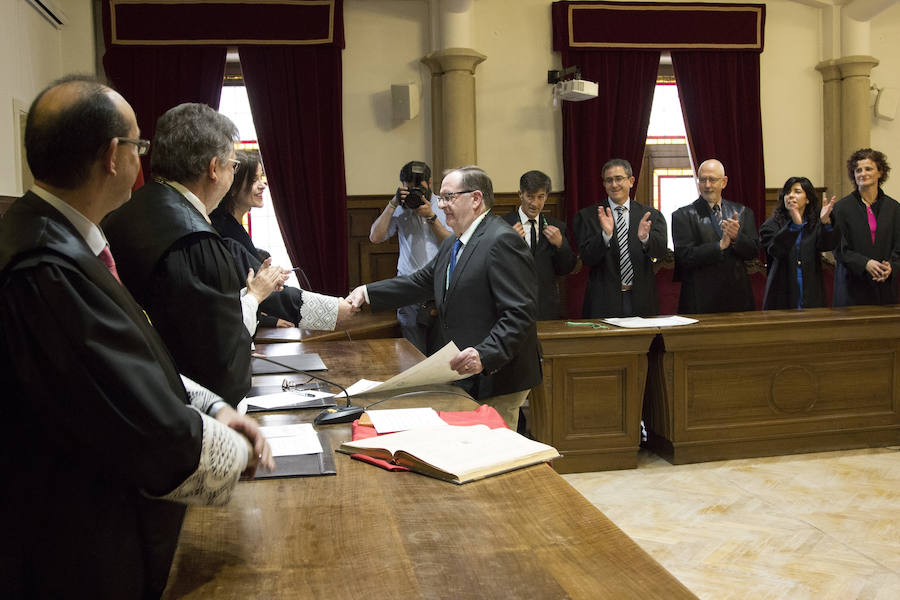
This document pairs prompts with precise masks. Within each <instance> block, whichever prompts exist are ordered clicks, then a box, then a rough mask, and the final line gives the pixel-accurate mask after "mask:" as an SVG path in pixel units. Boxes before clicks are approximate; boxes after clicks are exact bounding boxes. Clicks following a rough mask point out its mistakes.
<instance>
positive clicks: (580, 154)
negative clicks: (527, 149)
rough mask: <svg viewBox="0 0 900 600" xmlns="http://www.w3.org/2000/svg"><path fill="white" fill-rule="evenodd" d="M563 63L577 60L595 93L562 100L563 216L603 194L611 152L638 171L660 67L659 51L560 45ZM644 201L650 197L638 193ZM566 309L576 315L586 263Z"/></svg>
mask: <svg viewBox="0 0 900 600" xmlns="http://www.w3.org/2000/svg"><path fill="white" fill-rule="evenodd" d="M562 54H563V67H569V66H571V65H576V66H578V67H580V68H581V74H582V77H583V78H584V79H587V80H589V81H596V82H598V83H599V88H600V95H599V96H598V97H597V98H595V99H592V100H585V101H583V102H563V106H562V114H563V166H564V170H565V185H566V216H567V217H568V219H569V223H570V225H571V221H572V218H573V217H574V216H575V213H577V212H578V211H579V210H580V209H582V208H584V207H585V206H589V205H591V204H594V203H596V202H600V201H601V200H603V199H604V198H605V194H606V192H605V190H604V188H603V183H602V181H601V178H602V173H600V169H601V167H602V166H603V164H604V163H605V162H606V161H608V160H609V159H611V158H624V159H626V160H627V161H628V162H630V163H631V166H632V169H633V171H634V177H635V179H637V178H638V177H639V176H640V170H641V162H642V161H643V157H644V145H645V143H646V140H647V127H648V125H649V124H650V108H651V106H652V104H653V91H654V89H655V86H656V76H657V71H658V70H659V52H658V51H634V52H633V51H624V50H623V51H586V52H573V51H563V53H562ZM642 202H643V203H645V204H649V203H650V201H649V199H646V198H645V199H643V200H642ZM566 281H567V285H568V294H567V298H568V302H567V303H568V314H569V315H570V316H578V315H581V310H582V299H583V297H584V289H585V286H586V285H587V269H583V270H582V271H581V272H580V273H578V274H577V275H572V276H570V277H568V278H567V280H566Z"/></svg>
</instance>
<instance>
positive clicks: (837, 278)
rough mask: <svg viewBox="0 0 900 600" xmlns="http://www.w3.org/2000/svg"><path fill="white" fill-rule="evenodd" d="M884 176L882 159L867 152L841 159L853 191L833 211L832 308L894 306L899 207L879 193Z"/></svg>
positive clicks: (885, 165)
mask: <svg viewBox="0 0 900 600" xmlns="http://www.w3.org/2000/svg"><path fill="white" fill-rule="evenodd" d="M890 172H891V167H890V165H889V164H888V162H887V157H886V156H885V155H884V154H883V153H881V152H879V151H878V150H872V149H871V148H861V149H860V150H857V151H856V152H854V153H853V154H852V155H851V156H850V158H849V159H848V160H847V174H848V175H849V176H850V180H851V181H852V182H853V183H854V185H855V186H856V191H854V192H852V193H851V194H849V195H848V196H846V197H844V198H842V199H841V200H840V201H838V203H837V204H836V205H835V207H834V222H835V225H836V226H837V228H838V229H840V230H841V242H840V243H839V244H838V246H837V248H835V251H834V258H835V260H836V261H837V264H836V266H835V270H834V303H833V304H834V306H855V305H860V304H896V303H897V279H896V278H895V277H894V271H896V270H897V268H900V207H898V205H897V201H896V200H894V199H893V198H891V197H890V196H888V195H887V194H885V193H884V191H882V189H881V186H882V185H883V184H884V182H886V181H887V179H888V174H889V173H890Z"/></svg>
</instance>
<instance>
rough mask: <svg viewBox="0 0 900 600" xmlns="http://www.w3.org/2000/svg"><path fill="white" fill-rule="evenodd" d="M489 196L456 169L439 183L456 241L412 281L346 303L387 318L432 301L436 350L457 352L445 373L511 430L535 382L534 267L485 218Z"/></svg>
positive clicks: (474, 173)
mask: <svg viewBox="0 0 900 600" xmlns="http://www.w3.org/2000/svg"><path fill="white" fill-rule="evenodd" d="M493 204H494V188H493V184H492V183H491V180H490V178H489V177H488V176H487V173H485V172H484V171H482V170H481V169H480V168H478V167H474V166H470V167H460V168H458V169H454V170H452V171H450V172H449V173H447V175H446V176H445V177H444V180H443V182H442V183H441V194H440V203H439V205H440V208H441V210H443V211H444V214H445V215H446V217H447V225H448V226H449V227H450V228H451V229H452V230H453V233H454V235H452V236H450V237H448V238H447V239H446V240H444V242H443V244H441V248H440V250H439V251H438V254H437V256H436V257H435V258H434V259H433V260H431V262H429V263H428V265H426V266H425V267H423V268H422V269H419V270H418V271H416V272H415V273H412V274H410V275H404V276H402V277H395V278H394V279H387V280H384V281H379V282H376V283H371V284H369V285H367V286H359V287H358V288H356V289H355V290H353V291H352V292H351V293H350V295H349V296H348V297H347V300H348V301H350V303H351V304H352V305H353V306H354V307H357V308H358V307H360V306H361V305H362V304H363V303H364V302H367V301H368V302H369V303H370V304H371V305H372V309H373V310H388V309H392V308H397V307H399V306H403V305H406V304H409V303H410V302H424V301H425V300H428V299H430V298H433V299H434V301H435V305H436V307H437V311H438V323H437V328H438V331H437V333H436V335H435V336H434V337H435V340H434V343H435V344H437V345H438V347H441V346H443V345H445V344H447V343H449V342H450V341H453V342H454V343H456V345H457V347H459V348H462V350H461V351H460V352H459V354H457V355H456V356H455V357H454V358H453V360H451V361H450V368H452V369H453V370H455V371H457V372H458V373H460V374H464V375H468V376H469V377H468V378H467V379H464V380H462V381H461V382H460V383H459V385H460V386H462V387H463V388H464V389H465V390H466V391H467V392H469V393H470V394H472V396H473V397H474V398H475V399H476V400H478V401H479V402H481V403H482V404H488V405H490V406H493V407H494V408H495V409H497V412H499V413H500V415H501V416H503V418H504V420H505V421H506V423H507V425H508V426H509V427H510V428H511V429H513V430H515V429H516V425H517V423H518V418H519V407H520V406H521V405H522V403H523V402H524V401H525V397H526V396H527V395H528V392H529V391H530V390H531V388H533V387H534V386H536V385H538V384H539V383H540V381H541V366H540V357H539V354H538V341H537V327H536V326H535V304H536V301H535V296H536V294H535V290H536V289H537V284H536V280H535V273H534V261H533V259H532V256H531V252H530V251H529V249H528V245H527V244H526V243H525V242H524V241H523V240H522V237H521V236H520V235H519V234H518V233H516V232H515V231H514V230H513V229H512V228H511V227H509V225H508V224H507V223H506V222H504V221H503V219H501V218H500V217H497V216H494V215H491V214H489V211H490V208H491V207H492V206H493Z"/></svg>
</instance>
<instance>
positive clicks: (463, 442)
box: [338, 425, 560, 484]
mask: <svg viewBox="0 0 900 600" xmlns="http://www.w3.org/2000/svg"><path fill="white" fill-rule="evenodd" d="M338 451H339V452H344V453H345V454H365V455H367V456H372V457H375V458H380V459H383V460H388V461H391V462H393V463H394V464H398V465H401V466H404V467H406V468H408V469H409V470H411V471H416V472H417V473H422V474H423V475H428V476H430V477H435V478H437V479H443V480H444V481H450V482H452V483H457V484H462V483H468V482H470V481H475V480H477V479H484V478H485V477H490V476H491V475H499V474H500V473H506V472H507V471H512V470H514V469H520V468H522V467H528V466H531V465H534V464H537V463H542V462H546V461H549V460H553V459H554V458H559V456H560V454H559V452H557V451H556V448H554V447H553V446H548V445H547V444H542V443H540V442H535V441H534V440H529V439H528V438H526V437H524V436H521V435H519V434H518V433H516V432H515V431H511V430H509V429H490V428H489V427H488V426H487V425H471V426H468V427H453V426H450V427H441V428H437V429H410V430H408V431H401V432H399V433H389V434H387V435H380V436H378V437H373V438H368V439H363V440H357V441H355V442H344V443H343V444H341V446H340V448H338Z"/></svg>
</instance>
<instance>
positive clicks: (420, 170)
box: [397, 163, 431, 210]
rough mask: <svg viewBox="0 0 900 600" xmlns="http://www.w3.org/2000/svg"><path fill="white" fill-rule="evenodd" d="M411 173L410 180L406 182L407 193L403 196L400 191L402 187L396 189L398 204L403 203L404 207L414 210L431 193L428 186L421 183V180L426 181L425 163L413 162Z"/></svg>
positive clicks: (426, 199)
mask: <svg viewBox="0 0 900 600" xmlns="http://www.w3.org/2000/svg"><path fill="white" fill-rule="evenodd" d="M411 171H412V174H411V176H410V181H408V182H406V183H407V184H408V185H409V187H408V188H407V195H406V198H404V197H403V196H402V195H401V194H400V192H401V190H402V188H398V189H397V198H398V199H399V201H400V204H402V205H403V207H404V208H406V209H409V210H416V209H417V208H419V207H420V206H422V205H423V204H425V203H426V202H428V200H429V199H430V198H431V194H430V193H429V191H428V188H427V187H425V186H424V185H422V182H423V181H426V178H425V164H424V163H413V164H412V166H411Z"/></svg>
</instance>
